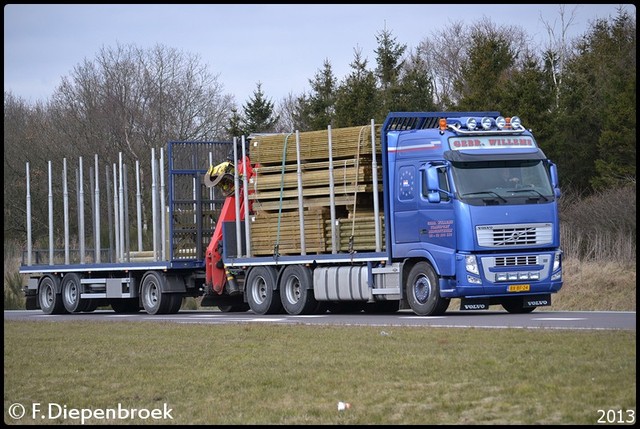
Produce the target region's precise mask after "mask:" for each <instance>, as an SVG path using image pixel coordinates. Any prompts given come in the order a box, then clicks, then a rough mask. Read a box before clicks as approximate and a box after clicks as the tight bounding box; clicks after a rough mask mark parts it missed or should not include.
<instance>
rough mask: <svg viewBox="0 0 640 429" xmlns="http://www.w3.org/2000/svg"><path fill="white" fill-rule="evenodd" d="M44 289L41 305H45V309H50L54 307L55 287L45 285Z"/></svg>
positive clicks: (41, 294)
mask: <svg viewBox="0 0 640 429" xmlns="http://www.w3.org/2000/svg"><path fill="white" fill-rule="evenodd" d="M42 287H43V288H44V293H42V292H41V293H40V296H41V298H40V303H41V305H44V307H46V308H49V307H51V306H52V305H53V299H54V291H53V286H51V285H50V284H45V285H43V286H42Z"/></svg>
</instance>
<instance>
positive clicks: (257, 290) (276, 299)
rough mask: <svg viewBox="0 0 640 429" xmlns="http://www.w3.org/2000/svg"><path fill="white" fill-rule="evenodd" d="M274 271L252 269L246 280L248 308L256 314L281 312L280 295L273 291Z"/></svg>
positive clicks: (260, 267) (266, 268) (270, 268)
mask: <svg viewBox="0 0 640 429" xmlns="http://www.w3.org/2000/svg"><path fill="white" fill-rule="evenodd" d="M275 286H276V270H275V269H273V268H272V267H262V266H258V267H254V268H253V269H252V270H251V271H249V275H248V276H247V279H246V292H245V293H246V294H247V303H248V304H249V308H250V309H251V310H252V311H253V312H254V313H256V314H274V313H280V312H281V311H282V302H281V301H280V294H279V292H278V291H277V290H275Z"/></svg>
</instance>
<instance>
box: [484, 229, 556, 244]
mask: <svg viewBox="0 0 640 429" xmlns="http://www.w3.org/2000/svg"><path fill="white" fill-rule="evenodd" d="M476 236H477V238H478V244H479V245H480V246H483V247H510V246H531V245H536V246H538V245H545V244H550V243H551V241H552V240H553V230H552V228H551V224H550V223H535V224H521V225H481V226H477V227H476Z"/></svg>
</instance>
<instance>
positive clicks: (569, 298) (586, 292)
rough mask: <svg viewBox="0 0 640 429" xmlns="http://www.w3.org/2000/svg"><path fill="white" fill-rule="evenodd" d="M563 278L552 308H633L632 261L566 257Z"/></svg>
mask: <svg viewBox="0 0 640 429" xmlns="http://www.w3.org/2000/svg"><path fill="white" fill-rule="evenodd" d="M563 279H564V283H563V286H562V289H561V290H560V292H558V293H557V294H555V295H554V296H553V298H552V302H553V306H552V307H553V309H554V310H571V311H575V310H584V311H636V266H635V263H634V264H633V265H631V264H628V263H627V264H623V263H618V262H611V261H601V262H598V261H592V262H580V261H578V260H576V259H567V260H565V261H564V266H563Z"/></svg>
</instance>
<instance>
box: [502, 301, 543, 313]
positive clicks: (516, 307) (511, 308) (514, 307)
mask: <svg viewBox="0 0 640 429" xmlns="http://www.w3.org/2000/svg"><path fill="white" fill-rule="evenodd" d="M502 308H504V309H505V310H507V311H508V312H509V313H512V314H526V313H531V312H532V311H533V310H535V309H536V307H523V306H522V300H521V299H520V300H509V301H505V302H503V303H502Z"/></svg>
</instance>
